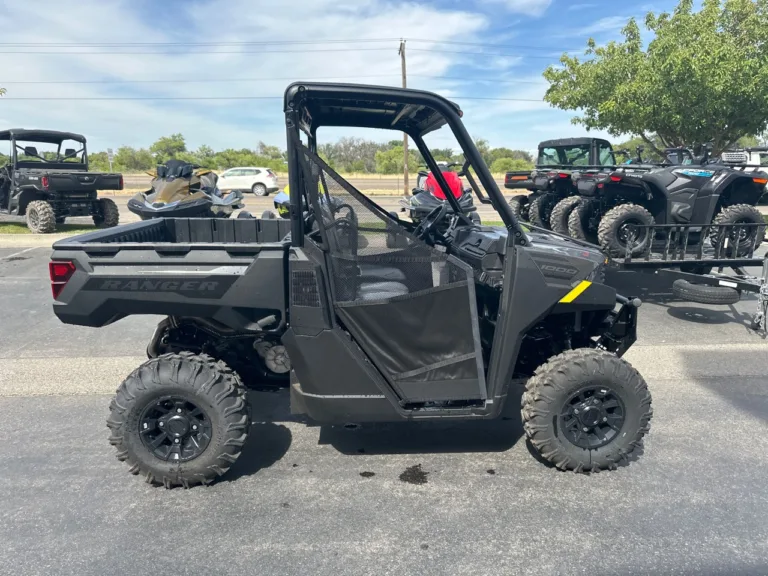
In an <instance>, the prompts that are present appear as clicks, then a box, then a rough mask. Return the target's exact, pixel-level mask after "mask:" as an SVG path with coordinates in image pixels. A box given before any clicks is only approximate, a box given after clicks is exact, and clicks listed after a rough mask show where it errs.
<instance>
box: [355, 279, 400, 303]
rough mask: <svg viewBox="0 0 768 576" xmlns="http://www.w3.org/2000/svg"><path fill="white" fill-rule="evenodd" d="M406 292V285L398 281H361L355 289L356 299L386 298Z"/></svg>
mask: <svg viewBox="0 0 768 576" xmlns="http://www.w3.org/2000/svg"><path fill="white" fill-rule="evenodd" d="M405 294H408V287H407V286H406V285H405V284H401V283H400V282H362V283H360V286H359V287H358V289H357V300H386V299H388V298H394V297H396V296H404V295H405Z"/></svg>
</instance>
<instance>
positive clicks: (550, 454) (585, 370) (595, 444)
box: [522, 348, 653, 472]
mask: <svg viewBox="0 0 768 576" xmlns="http://www.w3.org/2000/svg"><path fill="white" fill-rule="evenodd" d="M652 416H653V408H652V407H651V394H650V392H649V391H648V385H647V384H646V383H645V380H643V377H642V376H641V375H640V374H639V373H638V372H637V370H635V369H634V368H633V367H632V366H631V365H630V364H629V363H628V362H626V361H625V360H622V359H621V358H618V357H617V356H616V355H615V354H611V353H609V352H605V351H602V350H595V349H591V348H588V349H580V350H569V351H567V352H563V353H562V354H559V355H557V356H555V357H553V358H551V359H550V360H549V361H548V362H547V363H546V364H544V365H542V366H540V367H539V368H538V369H537V370H536V373H535V374H534V376H533V377H532V378H530V379H529V380H528V382H527V384H526V387H525V392H524V394H523V398H522V419H523V427H524V429H525V434H526V436H527V438H528V441H529V442H530V443H531V444H532V445H533V447H534V448H535V449H536V450H537V451H538V453H539V454H540V455H541V457H542V458H543V459H544V460H546V461H548V462H550V463H552V464H553V465H554V466H556V467H557V468H558V469H560V470H573V471H574V472H599V471H600V470H613V469H615V468H617V467H618V466H620V465H624V464H627V463H628V462H629V461H630V460H631V459H632V458H633V457H634V456H636V455H637V452H639V448H640V447H641V444H642V438H643V436H644V435H645V434H646V433H647V432H648V431H649V430H650V422H651V417H652Z"/></svg>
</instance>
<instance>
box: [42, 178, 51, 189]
mask: <svg viewBox="0 0 768 576" xmlns="http://www.w3.org/2000/svg"><path fill="white" fill-rule="evenodd" d="M40 184H41V185H42V186H43V190H48V184H49V182H48V176H43V177H42V178H40Z"/></svg>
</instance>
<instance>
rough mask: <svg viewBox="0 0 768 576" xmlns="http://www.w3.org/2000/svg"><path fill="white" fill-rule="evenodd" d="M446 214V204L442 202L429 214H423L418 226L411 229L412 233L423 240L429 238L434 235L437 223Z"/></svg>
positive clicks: (425, 240)
mask: <svg viewBox="0 0 768 576" xmlns="http://www.w3.org/2000/svg"><path fill="white" fill-rule="evenodd" d="M446 214H448V204H447V203H445V202H443V203H441V204H440V206H437V207H436V208H435V209H434V210H432V211H431V212H430V213H429V214H427V215H426V216H424V218H423V219H422V220H421V222H419V224H418V226H416V228H414V229H413V235H414V236H416V238H418V239H419V240H423V241H424V242H427V241H428V240H431V239H432V237H433V236H434V233H435V228H436V226H437V223H438V222H440V220H442V219H443V218H445V215H446Z"/></svg>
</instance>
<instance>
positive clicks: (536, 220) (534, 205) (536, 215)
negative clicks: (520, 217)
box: [528, 194, 556, 230]
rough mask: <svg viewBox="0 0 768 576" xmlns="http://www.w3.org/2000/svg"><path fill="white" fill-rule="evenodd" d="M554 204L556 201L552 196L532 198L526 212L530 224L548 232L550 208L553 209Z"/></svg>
mask: <svg viewBox="0 0 768 576" xmlns="http://www.w3.org/2000/svg"><path fill="white" fill-rule="evenodd" d="M555 202H556V199H555V197H554V196H553V195H552V194H542V195H541V196H537V197H536V198H534V199H533V200H532V201H531V207H530V208H529V210H528V219H529V220H530V222H531V224H533V225H534V226H538V227H539V228H545V229H546V230H549V217H550V215H551V214H552V208H554V207H555Z"/></svg>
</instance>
